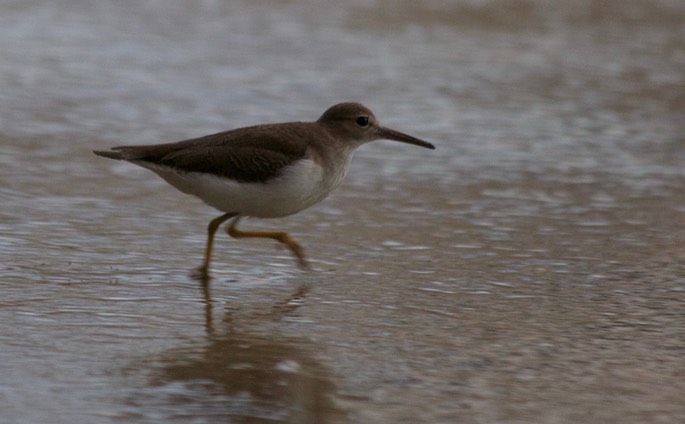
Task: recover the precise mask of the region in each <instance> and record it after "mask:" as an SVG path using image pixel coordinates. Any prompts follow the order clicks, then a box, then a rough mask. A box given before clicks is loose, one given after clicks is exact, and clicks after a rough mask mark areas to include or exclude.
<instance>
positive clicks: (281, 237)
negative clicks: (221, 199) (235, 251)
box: [227, 217, 308, 268]
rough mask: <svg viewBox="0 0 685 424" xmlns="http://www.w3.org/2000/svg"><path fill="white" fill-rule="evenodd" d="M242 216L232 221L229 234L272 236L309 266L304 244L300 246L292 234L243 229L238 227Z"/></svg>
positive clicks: (242, 236) (298, 259)
mask: <svg viewBox="0 0 685 424" xmlns="http://www.w3.org/2000/svg"><path fill="white" fill-rule="evenodd" d="M239 220H240V217H238V218H236V219H235V220H233V222H231V225H230V226H229V227H228V230H227V232H228V235H229V236H231V237H234V238H253V237H255V238H270V239H274V240H276V241H277V242H279V243H283V244H285V245H286V246H288V248H289V249H290V251H291V252H293V254H294V255H295V256H296V257H297V261H298V263H299V264H300V266H301V267H302V268H307V266H308V265H307V260H306V259H305V257H304V252H303V251H302V246H300V245H299V244H298V243H297V242H296V241H295V239H294V238H292V237H290V234H288V233H285V232H278V231H242V230H239V229H238V228H236V225H237V224H238V221H239Z"/></svg>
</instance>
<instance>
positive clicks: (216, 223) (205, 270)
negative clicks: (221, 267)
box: [193, 213, 236, 282]
mask: <svg viewBox="0 0 685 424" xmlns="http://www.w3.org/2000/svg"><path fill="white" fill-rule="evenodd" d="M235 215H236V214H234V213H225V214H223V215H221V216H220V217H218V218H214V219H213V220H212V221H211V222H210V223H209V226H208V227H207V247H206V248H205V260H204V262H203V263H202V265H201V266H199V267H197V268H196V269H195V272H194V274H193V275H195V276H196V277H197V278H199V279H200V280H202V281H204V282H206V281H208V280H209V262H210V260H211V259H212V246H213V244H214V234H216V230H218V229H219V227H220V226H221V224H223V223H224V222H226V221H227V220H228V219H231V218H233V217H234V216H235Z"/></svg>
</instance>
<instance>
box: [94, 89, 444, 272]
mask: <svg viewBox="0 0 685 424" xmlns="http://www.w3.org/2000/svg"><path fill="white" fill-rule="evenodd" d="M380 139H387V140H394V141H398V142H402V143H407V144H412V145H415V146H420V147H424V148H427V149H435V146H434V145H433V144H431V143H429V142H427V141H424V140H421V139H418V138H416V137H413V136H410V135H407V134H404V133H401V132H399V131H395V130H393V129H390V128H386V127H384V126H382V125H380V123H379V122H378V120H377V119H376V117H375V116H374V114H373V113H372V112H371V111H370V110H369V109H368V108H367V107H366V106H364V105H362V104H360V103H353V102H347V103H339V104H336V105H334V106H332V107H330V108H328V109H327V110H326V111H325V112H324V113H323V114H322V115H321V116H320V117H319V118H318V119H317V120H316V121H313V122H299V121H298V122H286V123H278V124H264V125H254V126H249V127H243V128H237V129H233V130H228V131H223V132H219V133H216V134H211V135H207V136H204V137H199V138H193V139H189V140H183V141H178V142H173V143H163V144H151V145H126V146H116V147H112V148H111V149H110V150H94V151H93V153H95V154H96V155H98V156H102V157H105V158H109V159H116V160H123V161H126V162H130V163H132V164H135V165H138V166H141V167H143V168H146V169H148V170H150V171H152V172H154V173H155V174H157V175H158V176H160V177H161V178H162V179H164V180H165V181H166V182H167V183H169V184H170V185H171V186H173V187H175V188H176V189H178V190H180V191H181V192H183V193H186V194H190V195H193V196H196V197H198V198H200V199H201V200H202V201H203V202H204V203H206V204H207V205H209V206H212V207H213V208H215V209H217V210H219V211H221V212H222V213H223V214H222V215H220V216H218V217H216V218H214V219H212V220H211V221H210V223H209V225H208V227H207V242H206V247H205V252H204V260H203V262H202V265H200V266H199V267H197V268H196V269H195V270H194V272H193V275H194V276H195V277H197V278H199V279H200V280H202V281H209V278H210V274H209V265H210V261H211V258H212V249H213V243H214V236H215V234H216V232H217V230H218V229H219V227H220V226H221V225H222V224H223V223H224V222H226V221H228V220H230V219H232V221H231V223H230V225H228V227H227V233H228V235H230V236H231V237H233V238H269V239H274V240H276V241H278V242H279V243H282V244H284V245H285V246H287V247H288V248H289V249H290V251H291V252H292V253H293V255H294V256H295V258H296V259H297V261H298V263H299V265H300V266H301V267H302V268H307V267H308V262H307V259H306V257H305V254H304V251H303V249H302V247H301V246H300V244H299V243H298V242H297V241H296V240H295V239H294V238H293V237H292V236H290V234H288V233H287V232H282V231H246V230H242V229H239V228H238V227H237V225H238V222H239V221H240V220H241V219H242V218H244V217H251V218H265V219H266V218H280V217H285V216H289V215H293V214H296V213H298V212H300V211H302V210H304V209H307V208H309V207H310V206H312V205H314V204H316V203H318V202H320V201H322V200H324V199H325V198H326V197H327V196H328V195H329V194H330V192H331V191H333V190H334V189H335V188H336V187H338V186H339V185H340V184H341V182H342V180H343V178H344V177H345V175H346V173H347V170H348V167H349V164H350V160H351V159H352V156H353V153H354V151H355V150H356V149H357V148H358V147H360V146H361V145H363V144H366V143H368V142H371V141H375V140H380Z"/></svg>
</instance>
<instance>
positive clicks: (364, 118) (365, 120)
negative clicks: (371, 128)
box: [357, 116, 369, 127]
mask: <svg viewBox="0 0 685 424" xmlns="http://www.w3.org/2000/svg"><path fill="white" fill-rule="evenodd" d="M357 125H359V126H360V127H365V126H367V125H369V117H368V116H360V117H359V118H357Z"/></svg>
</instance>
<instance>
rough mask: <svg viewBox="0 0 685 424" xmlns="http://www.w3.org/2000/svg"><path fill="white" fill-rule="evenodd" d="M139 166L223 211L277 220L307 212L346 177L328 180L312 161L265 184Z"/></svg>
mask: <svg viewBox="0 0 685 424" xmlns="http://www.w3.org/2000/svg"><path fill="white" fill-rule="evenodd" d="M138 165H141V166H143V167H145V168H148V169H150V170H152V171H154V172H155V173H156V174H157V175H159V176H160V177H162V178H164V180H165V181H166V182H168V183H169V184H171V185H172V186H174V187H176V188H177V189H179V190H180V191H182V192H184V193H188V194H192V195H194V196H197V197H199V198H200V199H202V200H203V201H204V202H205V203H207V204H208V205H210V206H212V207H214V208H216V209H218V210H220V211H224V212H233V213H237V214H239V215H242V216H252V217H256V218H278V217H282V216H287V215H292V214H294V213H297V212H299V211H301V210H303V209H306V208H308V207H310V206H312V205H313V204H315V203H318V202H320V201H321V200H323V199H325V198H326V197H327V196H328V194H329V193H330V192H331V190H333V189H334V188H335V187H337V186H338V185H339V184H340V182H341V180H342V177H343V176H344V170H341V172H340V173H339V175H333V176H329V177H326V175H325V174H324V172H323V169H322V168H321V166H320V165H319V164H318V163H316V162H314V161H313V160H311V159H303V160H301V161H298V162H296V163H295V164H293V165H292V166H289V167H288V168H286V169H285V171H284V172H283V174H282V175H281V176H280V177H278V178H276V179H272V180H269V181H268V182H266V183H259V182H257V183H245V182H237V181H235V180H230V179H227V178H223V177H218V176H214V175H210V174H204V173H198V172H178V171H175V170H173V169H170V168H166V167H160V166H156V165H149V164H146V163H138ZM336 174H338V173H336Z"/></svg>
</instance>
